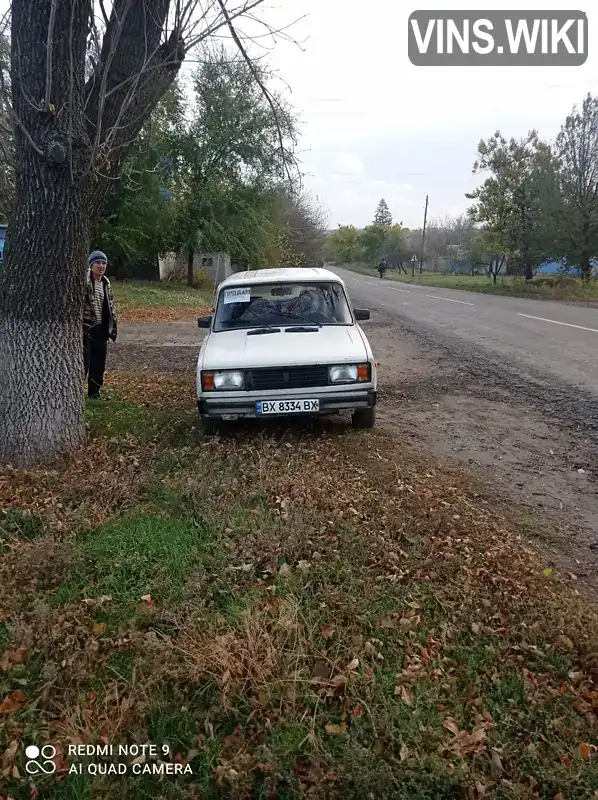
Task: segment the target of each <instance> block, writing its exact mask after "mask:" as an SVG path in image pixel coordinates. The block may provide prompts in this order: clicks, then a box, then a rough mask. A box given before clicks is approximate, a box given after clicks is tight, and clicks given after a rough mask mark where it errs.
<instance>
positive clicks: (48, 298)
mask: <svg viewBox="0 0 598 800" xmlns="http://www.w3.org/2000/svg"><path fill="white" fill-rule="evenodd" d="M90 4H91V0H87V2H83V0H80V2H78V3H77V2H74V5H73V7H72V8H71V5H72V4H71V3H59V4H58V6H57V10H56V16H55V26H54V31H55V33H54V37H53V70H52V77H51V89H52V92H51V103H52V105H53V106H54V108H55V109H58V108H61V107H63V108H66V110H65V111H64V114H63V115H62V116H60V115H58V114H56V113H54V112H52V111H48V110H46V109H45V108H43V106H42V107H40V108H36V107H35V106H34V105H33V104H32V103H31V102H30V98H35V99H36V100H38V99H41V98H44V96H45V91H46V74H47V71H46V52H47V48H46V41H47V38H48V25H49V18H50V5H51V4H50V3H49V2H42V3H30V2H28V0H13V7H12V85H13V103H14V108H15V113H16V115H17V116H18V118H19V120H20V121H21V125H18V126H15V154H16V161H17V164H18V170H17V173H16V186H15V190H16V202H15V206H14V211H13V215H12V218H11V220H10V223H9V227H8V232H7V242H6V252H5V261H4V265H3V268H2V270H0V375H1V376H2V379H1V380H0V420H2V424H1V425H0V460H6V461H11V462H13V463H15V464H17V465H25V464H28V463H31V462H32V461H34V460H38V459H43V458H46V457H51V456H54V455H56V454H58V453H63V452H65V451H69V450H71V449H73V448H74V447H77V445H79V444H81V443H82V442H83V440H84V436H85V427H84V421H83V400H82V381H83V364H82V352H83V349H82V325H81V322H82V320H81V313H82V304H83V289H84V280H85V264H86V254H87V252H88V247H89V230H90V221H91V220H90V218H91V212H92V208H91V205H92V204H91V203H90V200H91V197H90V193H89V189H90V181H89V178H88V177H86V175H88V174H89V170H88V166H89V160H88V159H89V155H90V150H89V147H86V136H85V116H84V113H83V102H82V99H83V96H82V92H83V82H82V80H80V81H77V80H76V77H75V79H74V80H72V79H71V72H70V69H68V64H69V59H71V58H72V60H73V63H74V64H75V68H74V71H73V72H74V74H75V75H76V70H77V65H80V67H81V69H80V71H79V74H80V75H81V76H82V74H83V66H84V59H85V45H86V30H87V23H86V20H87V19H89V12H90ZM71 13H72V20H71ZM71 21H73V31H74V33H73V36H72V38H71V41H70V43H69V41H68V37H67V36H63V37H61V36H60V33H59V31H61V30H62V31H68V30H69V27H70V25H71ZM77 33H78V35H77ZM67 48H69V49H70V53H69V52H68V51H67ZM69 101H71V102H69ZM67 106H68V107H67ZM23 129H26V130H27V132H28V135H26V134H25V132H24V130H23ZM69 141H73V142H74V143H76V145H75V146H73V147H70V145H69Z"/></svg>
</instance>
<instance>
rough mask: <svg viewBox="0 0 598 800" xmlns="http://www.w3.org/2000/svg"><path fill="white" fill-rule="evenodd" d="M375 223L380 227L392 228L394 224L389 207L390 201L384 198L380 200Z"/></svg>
mask: <svg viewBox="0 0 598 800" xmlns="http://www.w3.org/2000/svg"><path fill="white" fill-rule="evenodd" d="M374 225H376V226H377V227H380V228H390V226H391V225H392V214H391V213H390V209H389V208H388V203H387V202H386V200H385V199H384V198H382V199H381V200H380V202H379V203H378V205H377V207H376V213H375V215H374Z"/></svg>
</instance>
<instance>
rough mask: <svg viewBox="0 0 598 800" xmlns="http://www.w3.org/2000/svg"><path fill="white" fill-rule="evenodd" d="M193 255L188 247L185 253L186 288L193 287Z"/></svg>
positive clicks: (191, 249)
mask: <svg viewBox="0 0 598 800" xmlns="http://www.w3.org/2000/svg"><path fill="white" fill-rule="evenodd" d="M194 255H195V253H194V252H193V248H192V247H190V248H189V251H188V253H187V286H194V285H195V271H194V269H193V261H194Z"/></svg>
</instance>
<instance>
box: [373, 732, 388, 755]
mask: <svg viewBox="0 0 598 800" xmlns="http://www.w3.org/2000/svg"><path fill="white" fill-rule="evenodd" d="M385 750H386V742H385V741H384V739H382V738H381V737H380V736H378V738H377V739H376V740H375V741H374V744H373V745H372V752H373V753H374V755H375V756H383V755H384V751H385Z"/></svg>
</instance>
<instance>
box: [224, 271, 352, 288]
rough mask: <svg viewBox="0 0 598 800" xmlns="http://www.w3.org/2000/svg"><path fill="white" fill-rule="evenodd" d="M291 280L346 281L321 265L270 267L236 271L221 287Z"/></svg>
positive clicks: (305, 281) (304, 281) (303, 281)
mask: <svg viewBox="0 0 598 800" xmlns="http://www.w3.org/2000/svg"><path fill="white" fill-rule="evenodd" d="M279 281H280V282H283V281H291V282H295V283H309V282H311V281H335V282H336V283H341V284H343V285H344V281H343V280H342V279H341V278H339V276H338V275H335V274H334V272H331V271H330V270H329V269H322V268H320V267H317V268H312V267H276V268H269V269H254V270H250V271H248V272H236V273H235V274H234V275H231V276H230V277H228V278H226V279H225V280H223V281H222V283H221V284H220V285H219V287H218V288H219V289H222V288H227V287H230V286H238V285H239V284H248V283H253V284H255V283H278V282H279Z"/></svg>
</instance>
